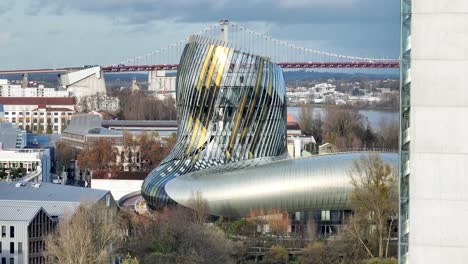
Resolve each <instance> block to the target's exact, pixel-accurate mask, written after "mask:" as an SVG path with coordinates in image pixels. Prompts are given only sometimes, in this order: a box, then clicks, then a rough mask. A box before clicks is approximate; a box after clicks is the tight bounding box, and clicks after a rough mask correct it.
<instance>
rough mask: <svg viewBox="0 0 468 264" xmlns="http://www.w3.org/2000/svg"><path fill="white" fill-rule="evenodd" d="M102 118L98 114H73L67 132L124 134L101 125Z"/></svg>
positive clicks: (108, 134) (107, 134)
mask: <svg viewBox="0 0 468 264" xmlns="http://www.w3.org/2000/svg"><path fill="white" fill-rule="evenodd" d="M101 122H102V119H101V117H100V116H98V115H88V114H79V115H74V116H72V119H71V120H70V125H69V126H68V127H67V128H66V129H65V130H64V132H65V133H70V134H80V135H106V136H122V133H121V132H118V131H115V130H109V129H106V128H102V127H101Z"/></svg>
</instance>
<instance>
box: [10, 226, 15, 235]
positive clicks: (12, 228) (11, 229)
mask: <svg viewBox="0 0 468 264" xmlns="http://www.w3.org/2000/svg"><path fill="white" fill-rule="evenodd" d="M10 237H11V238H14V237H15V227H14V226H10Z"/></svg>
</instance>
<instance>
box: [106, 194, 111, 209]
mask: <svg viewBox="0 0 468 264" xmlns="http://www.w3.org/2000/svg"><path fill="white" fill-rule="evenodd" d="M106 206H107V207H110V194H108V195H106Z"/></svg>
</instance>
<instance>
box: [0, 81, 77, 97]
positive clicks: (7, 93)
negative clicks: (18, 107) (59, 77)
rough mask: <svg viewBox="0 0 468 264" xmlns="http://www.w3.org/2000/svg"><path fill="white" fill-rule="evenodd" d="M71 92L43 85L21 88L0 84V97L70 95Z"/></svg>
mask: <svg viewBox="0 0 468 264" xmlns="http://www.w3.org/2000/svg"><path fill="white" fill-rule="evenodd" d="M70 96H71V93H70V92H69V91H66V90H58V89H55V88H46V87H44V85H39V86H38V87H27V88H23V87H21V85H17V84H4V85H2V84H0V97H70Z"/></svg>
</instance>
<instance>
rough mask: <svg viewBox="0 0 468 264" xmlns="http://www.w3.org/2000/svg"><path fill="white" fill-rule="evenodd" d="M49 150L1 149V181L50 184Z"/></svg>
mask: <svg viewBox="0 0 468 264" xmlns="http://www.w3.org/2000/svg"><path fill="white" fill-rule="evenodd" d="M51 166H52V165H51V156H50V151H49V149H17V150H4V149H0V181H1V180H6V181H36V182H49V181H50V169H51Z"/></svg>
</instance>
